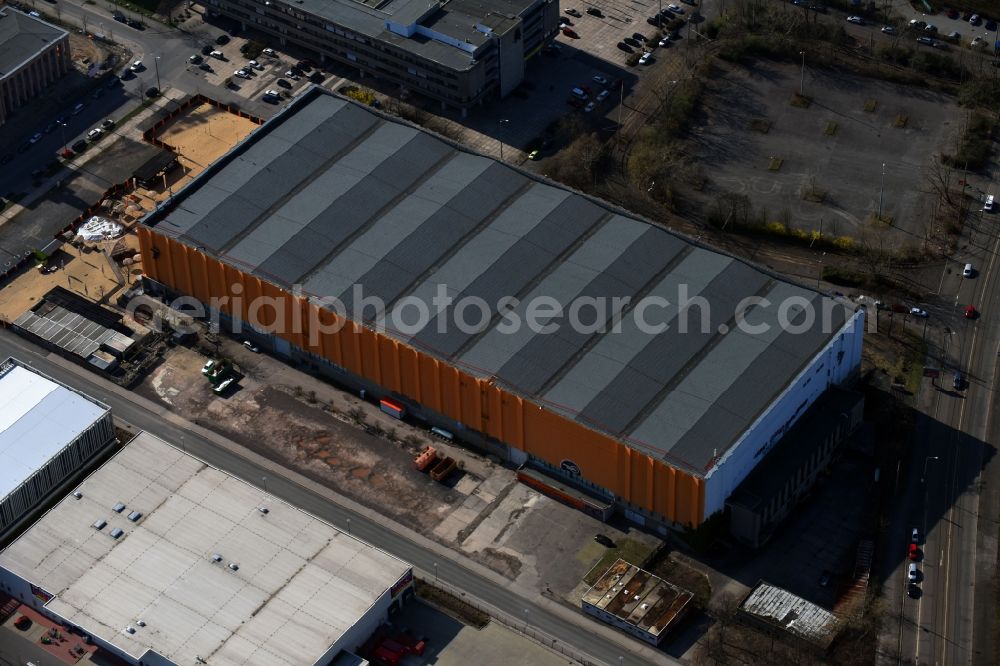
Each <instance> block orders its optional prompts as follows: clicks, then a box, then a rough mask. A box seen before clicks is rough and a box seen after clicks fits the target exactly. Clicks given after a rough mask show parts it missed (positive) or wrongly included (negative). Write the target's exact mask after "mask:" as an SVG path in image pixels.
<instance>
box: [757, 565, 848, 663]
mask: <svg viewBox="0 0 1000 666" xmlns="http://www.w3.org/2000/svg"><path fill="white" fill-rule="evenodd" d="M740 614H741V616H742V617H743V619H744V620H746V621H747V622H749V623H750V624H752V625H754V626H757V627H758V628H761V629H764V630H765V631H768V632H770V633H773V634H776V635H778V636H780V637H781V638H785V639H790V640H791V641H792V642H794V643H798V644H801V645H804V646H806V647H809V648H812V649H815V650H818V651H824V650H826V649H827V648H829V647H830V644H831V643H833V639H834V638H836V637H837V633H839V631H840V629H841V626H842V624H841V621H840V619H839V618H838V617H837V616H836V615H834V614H833V613H831V612H830V611H828V610H826V609H825V608H823V607H821V606H817V605H816V604H814V603H812V602H811V601H806V600H805V599H803V598H802V597H799V596H796V595H794V594H792V593H791V592H789V591H788V590H785V589H782V588H780V587H776V586H774V585H771V584H769V583H765V582H763V581H762V582H760V583H758V584H757V587H755V588H754V589H753V590H751V591H750V594H748V595H747V596H746V598H745V599H744V600H743V603H741V604H740Z"/></svg>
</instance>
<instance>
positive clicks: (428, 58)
mask: <svg viewBox="0 0 1000 666" xmlns="http://www.w3.org/2000/svg"><path fill="white" fill-rule="evenodd" d="M206 3H207V6H208V8H209V11H212V12H217V13H219V14H222V15H224V16H228V17H230V18H233V19H236V20H237V21H239V22H240V23H241V24H242V25H243V26H244V27H245V28H246V27H252V28H255V29H257V30H260V31H262V32H264V33H266V34H269V35H272V36H274V37H275V38H277V39H279V40H280V42H281V44H287V43H292V44H295V45H298V46H301V47H305V48H307V49H309V50H311V51H315V52H316V53H317V54H319V56H320V58H324V59H325V58H332V59H334V60H337V61H340V62H343V63H346V64H348V65H351V66H353V67H357V68H358V71H359V72H360V73H361V75H362V76H375V77H379V78H383V79H386V80H389V81H391V82H393V83H394V84H398V85H399V86H400V92H401V93H409V92H415V93H419V94H421V95H425V96H427V97H430V98H432V99H435V100H438V101H440V102H441V104H442V106H451V107H456V108H459V109H462V111H463V113H464V112H465V111H466V110H467V109H468V108H469V107H471V106H473V105H475V104H479V103H481V102H482V101H483V100H485V99H488V98H490V97H491V96H492V97H496V96H500V97H503V96H505V95H507V94H508V93H510V92H511V91H512V90H514V88H516V87H517V86H518V84H520V83H521V81H522V80H523V78H524V68H525V64H526V62H527V61H528V59H529V58H531V57H532V56H533V55H535V54H536V53H538V52H539V51H540V50H541V49H542V47H543V46H545V45H546V43H548V42H549V41H551V40H552V38H553V37H555V35H556V33H557V32H558V31H559V2H558V0H206Z"/></svg>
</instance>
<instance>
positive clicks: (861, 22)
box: [847, 16, 865, 25]
mask: <svg viewBox="0 0 1000 666" xmlns="http://www.w3.org/2000/svg"><path fill="white" fill-rule="evenodd" d="M847 22H848V23H853V24H854V25H864V24H865V20H864V19H863V18H861V17H860V16H848V17H847Z"/></svg>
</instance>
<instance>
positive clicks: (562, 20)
mask: <svg viewBox="0 0 1000 666" xmlns="http://www.w3.org/2000/svg"><path fill="white" fill-rule="evenodd" d="M564 25H573V21H571V20H570V19H568V18H566V17H565V16H560V17H559V27H562V26H564Z"/></svg>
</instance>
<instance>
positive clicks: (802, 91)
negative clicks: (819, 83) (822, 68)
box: [799, 51, 806, 97]
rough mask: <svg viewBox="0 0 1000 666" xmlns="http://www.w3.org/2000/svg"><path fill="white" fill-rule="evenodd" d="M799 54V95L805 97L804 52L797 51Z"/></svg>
mask: <svg viewBox="0 0 1000 666" xmlns="http://www.w3.org/2000/svg"><path fill="white" fill-rule="evenodd" d="M799 55H800V56H802V71H801V73H800V74H799V97H805V87H806V52H805V51H799Z"/></svg>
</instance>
